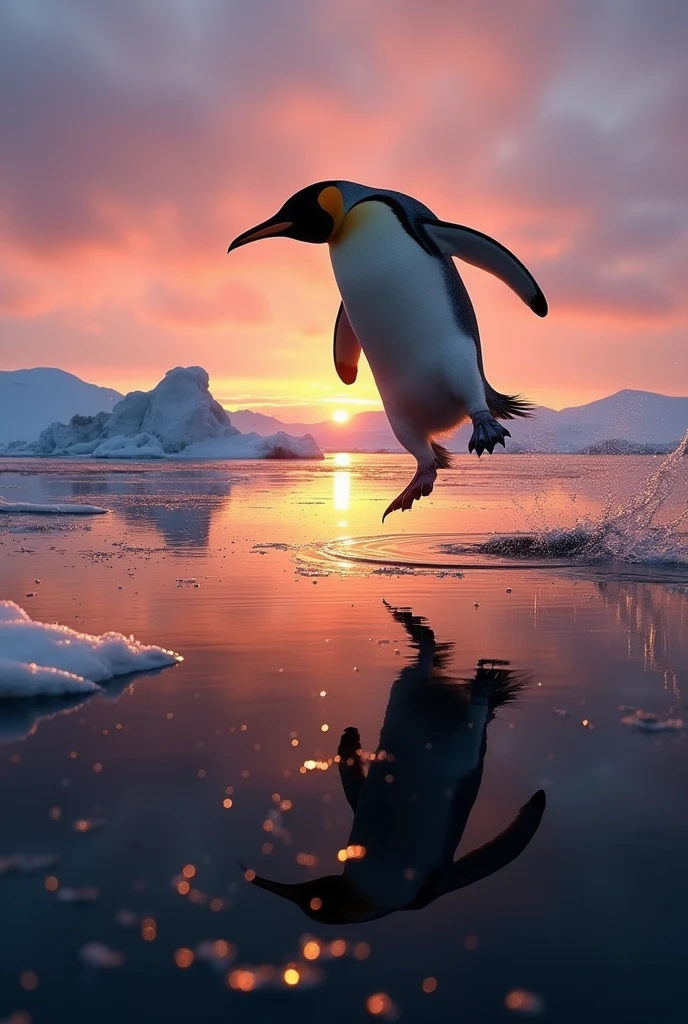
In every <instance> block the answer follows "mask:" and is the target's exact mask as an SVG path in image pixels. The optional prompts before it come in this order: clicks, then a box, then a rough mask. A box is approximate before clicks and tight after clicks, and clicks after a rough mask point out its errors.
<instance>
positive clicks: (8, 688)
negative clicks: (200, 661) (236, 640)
mask: <svg viewBox="0 0 688 1024" xmlns="http://www.w3.org/2000/svg"><path fill="white" fill-rule="evenodd" d="M182 660H183V659H182V657H181V655H179V654H175V653H174V652H173V651H166V650H164V649H163V648H162V647H149V646H146V645H145V644H141V643H139V641H138V640H134V639H133V637H129V638H128V639H127V637H125V636H122V635H121V633H104V634H103V636H90V635H89V634H88V633H78V632H77V631H76V630H74V629H70V628H69V627H68V626H60V625H58V624H57V623H47V622H33V620H32V619H31V618H30V617H29V615H27V613H26V612H25V611H24V610H23V608H20V607H19V605H17V604H15V603H14V602H13V601H0V699H2V698H5V699H13V698H18V697H61V696H63V695H65V694H75V693H77V694H78V693H93V692H94V691H95V690H99V689H100V686H99V685H98V684H99V683H102V682H105V681H106V680H108V679H112V678H113V677H114V676H122V675H127V674H128V673H130V672H145V671H147V670H149V669H154V668H163V667H164V666H166V665H174V664H175V663H176V662H178V661H182Z"/></svg>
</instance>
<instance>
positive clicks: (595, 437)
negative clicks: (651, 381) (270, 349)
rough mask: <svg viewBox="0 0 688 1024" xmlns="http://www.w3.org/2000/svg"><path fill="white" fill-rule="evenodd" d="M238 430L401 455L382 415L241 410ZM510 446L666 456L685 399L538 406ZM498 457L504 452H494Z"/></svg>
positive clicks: (516, 424)
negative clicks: (309, 419) (289, 417)
mask: <svg viewBox="0 0 688 1024" xmlns="http://www.w3.org/2000/svg"><path fill="white" fill-rule="evenodd" d="M229 415H230V419H231V421H232V423H233V424H234V426H236V427H238V428H239V430H242V431H245V430H253V431H255V432H256V433H258V434H262V433H266V434H267V433H270V434H274V433H275V431H277V430H284V431H286V432H287V433H290V434H303V433H306V432H308V433H310V434H312V435H313V437H314V438H315V440H316V441H317V442H318V444H319V445H320V447H321V448H322V449H323V450H325V451H327V450H330V451H332V450H338V451H381V450H386V451H402V450H403V449H402V448H401V446H400V445H399V443H398V441H397V440H396V438H395V437H394V434H393V433H392V431H391V429H390V426H389V424H388V422H387V417H386V416H385V414H384V412H363V413H359V414H358V415H356V416H352V417H351V419H350V420H348V422H347V423H345V424H339V423H334V422H332V421H331V420H324V421H323V422H321V423H283V422H281V421H280V420H278V419H276V418H275V417H274V416H263V415H262V414H261V413H256V412H251V411H250V410H248V409H241V410H238V411H236V412H231V411H230V413H229ZM507 426H508V428H509V430H510V431H511V440H510V441H509V440H507V451H511V452H512V453H517V452H568V453H573V452H584V451H589V452H590V454H627V453H628V454H631V453H651V452H654V451H666V450H668V449H671V448H672V447H674V446H675V444H676V443H677V442H678V441H679V440H680V439H681V437H683V435H684V434H685V432H686V429H688V398H670V397H668V396H667V395H657V394H654V393H653V392H651V391H632V390H625V391H617V393H616V394H615V395H610V396H609V397H608V398H600V399H599V400H598V401H596V402H589V403H588V404H587V405H578V406H573V407H571V408H569V409H562V410H561V411H559V412H557V410H555V409H548V408H546V407H545V406H538V407H537V408H536V409H535V410H534V416H533V418H532V419H528V420H512V421H510V422H509V423H508V424H507ZM471 430H472V428H471V426H470V425H466V426H463V427H461V428H460V429H459V430H458V431H457V432H456V433H455V434H454V436H453V437H451V438H450V439H449V441H448V442H446V441H445V443H446V444H447V446H448V447H449V448H450V449H451V450H452V451H457V452H465V451H467V446H468V439H469V437H470V435H471ZM496 450H497V451H499V452H501V451H502V449H501V448H498V449H496Z"/></svg>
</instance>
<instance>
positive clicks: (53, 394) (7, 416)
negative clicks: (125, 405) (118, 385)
mask: <svg viewBox="0 0 688 1024" xmlns="http://www.w3.org/2000/svg"><path fill="white" fill-rule="evenodd" d="M120 398H122V395H120V393H119V391H113V390H112V388H100V387H98V386H97V385H96V384H87V383H86V381H83V380H81V378H80V377H75V376H74V374H73V373H67V372H66V371H65V370H57V369H54V368H49V367H42V366H39V367H36V368H35V369H33V370H0V444H8V443H9V442H10V441H35V440H36V438H37V437H38V435H39V434H40V432H41V431H42V430H43V429H44V428H45V427H47V426H48V425H49V424H50V423H54V422H55V421H60V422H61V423H67V422H69V420H70V419H71V417H72V416H73V415H74V413H75V412H78V413H81V415H82V416H95V415H96V413H99V412H112V409H113V407H114V405H115V403H116V402H119V400H120Z"/></svg>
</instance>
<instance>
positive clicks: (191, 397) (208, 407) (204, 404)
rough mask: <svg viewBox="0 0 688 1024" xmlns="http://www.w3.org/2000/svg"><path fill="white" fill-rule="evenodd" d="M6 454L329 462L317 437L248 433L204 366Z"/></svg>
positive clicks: (179, 372)
mask: <svg viewBox="0 0 688 1024" xmlns="http://www.w3.org/2000/svg"><path fill="white" fill-rule="evenodd" d="M0 452H1V453H2V454H3V455H14V456H22V455H24V456H26V455H52V456H65V455H81V456H91V457H93V458H95V459H138V460H140V459H163V458H166V457H174V456H176V457H181V458H185V459H322V458H323V454H322V452H321V450H320V448H319V447H318V445H317V443H316V441H315V440H314V438H313V437H312V436H311V435H310V434H305V435H304V436H303V437H292V436H291V435H290V434H285V433H284V432H282V431H280V432H278V433H277V434H273V435H272V436H270V437H261V436H260V435H258V434H242V433H241V432H240V431H239V430H237V428H236V427H233V426H232V423H231V420H230V418H229V416H228V415H227V413H226V412H225V410H224V409H223V408H222V406H221V405H220V403H219V402H217V401H216V400H215V399H214V398H213V396H212V395H211V393H210V382H209V378H208V374H207V372H206V371H205V370H204V369H203V368H202V367H200V366H188V367H181V366H177V367H175V368H174V369H173V370H168V371H167V373H166V374H165V376H164V378H163V380H161V381H160V383H159V384H157V385H156V386H155V387H154V388H153V390H152V391H132V392H130V393H129V394H128V395H125V397H124V398H123V399H122V400H121V401H120V402H118V403H117V405H116V406H115V407H114V409H113V411H112V413H102V412H101V413H98V415H97V416H72V418H71V420H70V421H69V423H68V424H64V423H51V424H50V426H49V427H46V429H45V430H44V431H43V432H42V433H41V435H40V437H39V438H38V440H37V441H34V442H33V443H32V444H28V445H18V444H12V445H10V446H8V447H6V448H5V449H0Z"/></svg>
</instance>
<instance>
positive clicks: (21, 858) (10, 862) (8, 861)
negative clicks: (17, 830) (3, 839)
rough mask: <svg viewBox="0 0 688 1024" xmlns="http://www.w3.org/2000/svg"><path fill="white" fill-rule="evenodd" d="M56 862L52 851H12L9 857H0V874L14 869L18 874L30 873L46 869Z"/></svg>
mask: <svg viewBox="0 0 688 1024" xmlns="http://www.w3.org/2000/svg"><path fill="white" fill-rule="evenodd" d="M56 864H57V857H55V856H53V854H52V853H28V854H26V853H13V854H12V855H11V856H9V857H0V875H7V874H10V872H12V871H16V872H17V873H18V874H20V875H30V874H33V873H34V872H37V871H47V870H48V868H54V867H55V865H56Z"/></svg>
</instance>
